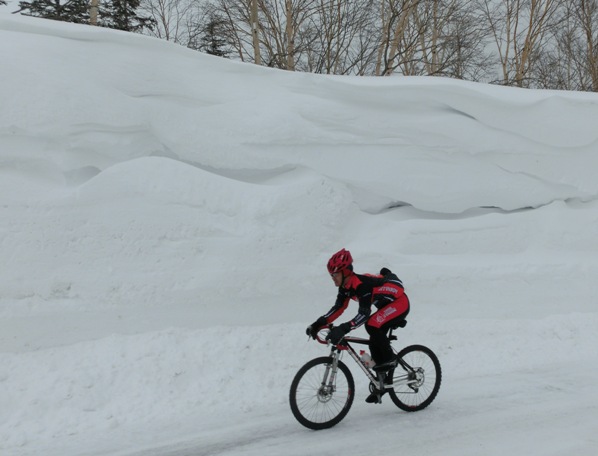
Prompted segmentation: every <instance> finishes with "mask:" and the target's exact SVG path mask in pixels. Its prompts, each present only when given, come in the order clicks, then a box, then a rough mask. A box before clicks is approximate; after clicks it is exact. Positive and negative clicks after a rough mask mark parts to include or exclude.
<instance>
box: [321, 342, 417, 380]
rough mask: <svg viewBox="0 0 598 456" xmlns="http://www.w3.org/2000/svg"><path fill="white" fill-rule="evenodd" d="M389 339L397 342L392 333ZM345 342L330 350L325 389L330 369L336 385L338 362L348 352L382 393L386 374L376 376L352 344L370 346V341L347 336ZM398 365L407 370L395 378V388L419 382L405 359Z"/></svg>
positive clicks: (399, 361)
mask: <svg viewBox="0 0 598 456" xmlns="http://www.w3.org/2000/svg"><path fill="white" fill-rule="evenodd" d="M388 338H389V339H390V340H391V341H392V340H397V338H396V336H393V335H392V331H391V332H390V333H389V337H388ZM317 340H318V342H320V343H321V344H327V345H329V342H328V341H326V340H325V339H320V337H317ZM343 341H344V343H341V344H338V345H332V347H331V349H330V357H331V358H332V363H331V365H330V366H329V367H328V368H327V369H326V372H325V374H324V378H323V379H322V386H323V387H324V386H325V384H326V381H327V378H328V375H329V374H330V369H332V375H331V377H330V383H329V385H331V386H332V385H334V384H335V383H334V382H335V380H336V372H337V370H338V361H339V359H340V355H341V353H342V352H347V353H348V354H349V356H350V357H351V358H353V360H354V361H355V362H356V363H357V365H358V366H359V367H360V368H361V370H362V371H363V373H364V374H365V375H366V377H367V378H368V379H369V380H370V382H371V383H372V384H373V385H374V386H375V387H376V389H378V390H379V391H382V390H383V389H384V377H385V376H386V375H385V374H386V372H378V373H377V374H378V375H374V372H373V371H372V370H371V369H370V368H369V367H367V366H366V365H365V364H364V363H363V361H361V358H360V357H359V355H358V354H357V352H356V351H355V349H354V348H353V347H352V346H351V344H352V343H353V344H360V345H369V343H370V341H369V340H368V339H364V338H361V337H352V336H346V337H345V338H344V339H343ZM398 365H400V366H401V367H403V369H405V371H406V374H405V375H401V376H399V377H394V378H393V386H400V385H412V384H415V383H417V382H418V380H417V378H416V376H415V371H414V369H413V368H412V367H411V366H409V365H408V364H407V363H406V362H405V361H404V360H403V359H401V358H399V360H398Z"/></svg>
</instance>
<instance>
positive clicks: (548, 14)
mask: <svg viewBox="0 0 598 456" xmlns="http://www.w3.org/2000/svg"><path fill="white" fill-rule="evenodd" d="M558 6H559V2H558V1H557V0H481V1H480V7H481V10H482V11H483V13H484V17H485V19H486V21H487V24H488V29H489V32H490V33H491V35H492V37H493V39H494V42H495V43H496V46H497V50H498V55H499V59H500V65H501V69H502V83H503V84H506V85H510V84H515V85H517V86H519V87H528V86H529V85H530V80H529V79H530V74H531V73H532V68H533V66H534V64H535V63H537V58H538V56H539V55H541V53H542V48H543V47H544V46H545V45H546V44H547V40H548V37H549V34H550V31H551V30H552V29H553V28H554V27H555V26H556V25H557V24H558V23H559V21H560V20H561V18H560V17H559V16H558V14H557V13H558V11H559V8H558Z"/></svg>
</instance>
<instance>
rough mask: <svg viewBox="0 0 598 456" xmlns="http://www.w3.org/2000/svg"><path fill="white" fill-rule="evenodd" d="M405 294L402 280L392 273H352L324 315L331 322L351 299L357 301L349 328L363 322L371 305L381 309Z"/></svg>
mask: <svg viewBox="0 0 598 456" xmlns="http://www.w3.org/2000/svg"><path fill="white" fill-rule="evenodd" d="M401 297H403V298H404V299H407V296H406V295H405V288H404V287H403V282H401V280H400V279H399V278H398V277H397V276H396V275H395V274H393V273H390V274H388V275H386V276H382V275H370V274H364V275H362V274H352V275H351V276H350V277H349V280H348V281H347V283H346V284H345V286H341V287H339V289H338V295H337V297H336V302H335V303H334V306H332V308H331V309H330V310H329V311H328V313H326V314H325V315H324V318H326V321H327V322H328V323H332V322H333V321H335V320H336V319H337V318H338V317H340V316H341V314H342V313H343V312H344V311H345V310H346V309H347V307H348V305H349V301H350V300H351V299H353V300H355V301H357V302H358V303H359V310H358V312H357V315H355V317H354V318H353V319H352V320H351V321H350V322H349V323H350V325H351V329H355V328H357V327H359V326H361V325H362V324H364V323H365V322H366V321H367V320H368V318H369V317H370V315H371V313H372V305H374V306H375V307H376V309H381V308H383V307H384V306H386V305H388V304H390V303H391V302H394V301H396V300H397V299H400V298H401Z"/></svg>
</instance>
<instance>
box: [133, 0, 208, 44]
mask: <svg viewBox="0 0 598 456" xmlns="http://www.w3.org/2000/svg"><path fill="white" fill-rule="evenodd" d="M200 7H201V5H200V4H197V3H196V2H193V1H192V0H143V3H142V10H143V11H144V12H145V13H146V14H147V15H148V16H150V17H151V18H153V20H154V21H155V24H156V26H155V27H154V28H153V30H151V31H150V32H149V33H150V34H151V35H153V36H155V37H157V38H161V39H164V40H167V41H173V42H175V43H180V44H182V45H184V46H189V44H190V41H191V42H192V40H190V35H192V34H190V30H189V28H188V24H189V19H190V18H194V19H195V20H197V18H198V15H199V8H200Z"/></svg>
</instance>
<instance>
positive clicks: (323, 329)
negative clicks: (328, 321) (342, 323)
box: [316, 325, 332, 345]
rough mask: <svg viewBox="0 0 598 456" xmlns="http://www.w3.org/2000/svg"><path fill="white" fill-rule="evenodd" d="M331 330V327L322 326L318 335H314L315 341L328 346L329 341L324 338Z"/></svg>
mask: <svg viewBox="0 0 598 456" xmlns="http://www.w3.org/2000/svg"><path fill="white" fill-rule="evenodd" d="M331 329H332V325H328V326H322V327H321V328H320V330H319V331H318V333H317V334H316V340H317V341H318V342H319V343H321V344H322V345H330V341H329V340H326V336H328V334H329V333H330V330H331Z"/></svg>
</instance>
